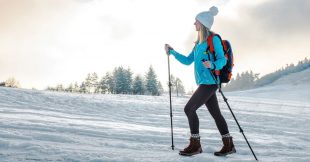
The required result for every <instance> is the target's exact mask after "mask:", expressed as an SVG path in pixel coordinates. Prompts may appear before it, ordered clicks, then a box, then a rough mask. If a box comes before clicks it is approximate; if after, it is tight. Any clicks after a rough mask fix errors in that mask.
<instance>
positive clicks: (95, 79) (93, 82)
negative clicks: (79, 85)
mask: <svg viewBox="0 0 310 162" xmlns="http://www.w3.org/2000/svg"><path fill="white" fill-rule="evenodd" d="M97 87H98V75H97V73H95V72H94V73H92V75H91V88H90V92H91V93H92V92H94V93H99V92H98V88H97Z"/></svg>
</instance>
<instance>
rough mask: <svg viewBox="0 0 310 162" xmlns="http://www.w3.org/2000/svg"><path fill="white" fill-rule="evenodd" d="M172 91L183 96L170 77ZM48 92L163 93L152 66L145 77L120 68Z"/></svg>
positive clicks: (50, 89) (176, 80)
mask: <svg viewBox="0 0 310 162" xmlns="http://www.w3.org/2000/svg"><path fill="white" fill-rule="evenodd" d="M171 82H172V91H173V92H176V93H177V95H183V94H185V89H184V86H183V84H182V81H181V80H180V79H179V78H176V77H174V76H171ZM167 85H168V83H167ZM46 90H48V91H61V92H72V93H100V94H133V95H161V94H163V93H164V89H163V87H162V84H161V82H160V81H158V79H157V75H156V73H155V71H154V69H153V67H152V66H150V67H149V69H148V72H147V73H146V74H145V76H141V75H136V76H133V72H132V71H131V70H130V68H127V69H125V68H123V67H122V66H120V67H116V68H114V70H113V72H107V73H106V74H105V75H104V76H103V77H102V78H101V79H100V80H99V77H98V75H97V73H89V74H88V75H87V77H86V78H85V80H84V81H83V82H82V83H81V84H78V83H77V82H75V83H71V84H70V85H69V86H66V87H65V86H64V85H63V84H58V85H57V86H55V87H50V86H49V87H48V88H47V89H46Z"/></svg>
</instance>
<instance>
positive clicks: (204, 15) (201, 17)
mask: <svg viewBox="0 0 310 162" xmlns="http://www.w3.org/2000/svg"><path fill="white" fill-rule="evenodd" d="M218 12H219V11H218V9H217V7H215V6H212V7H211V8H210V9H209V11H204V12H200V13H199V14H198V15H197V16H196V20H198V21H199V22H200V23H201V24H202V25H204V26H205V27H207V28H208V29H209V30H210V29H211V27H212V24H213V21H214V18H213V17H214V16H216V15H217V13H218Z"/></svg>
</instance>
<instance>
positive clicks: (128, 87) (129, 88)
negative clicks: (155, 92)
mask: <svg viewBox="0 0 310 162" xmlns="http://www.w3.org/2000/svg"><path fill="white" fill-rule="evenodd" d="M124 75H125V80H124V82H125V83H124V84H125V85H126V86H125V87H124V92H125V93H126V94H131V93H132V86H133V85H132V84H133V83H132V82H133V81H132V72H131V70H130V68H128V69H127V70H125V71H124Z"/></svg>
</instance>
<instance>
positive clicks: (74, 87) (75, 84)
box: [73, 82, 80, 92]
mask: <svg viewBox="0 0 310 162" xmlns="http://www.w3.org/2000/svg"><path fill="white" fill-rule="evenodd" d="M79 91H80V86H79V85H78V83H77V82H75V83H74V86H73V92H79Z"/></svg>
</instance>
